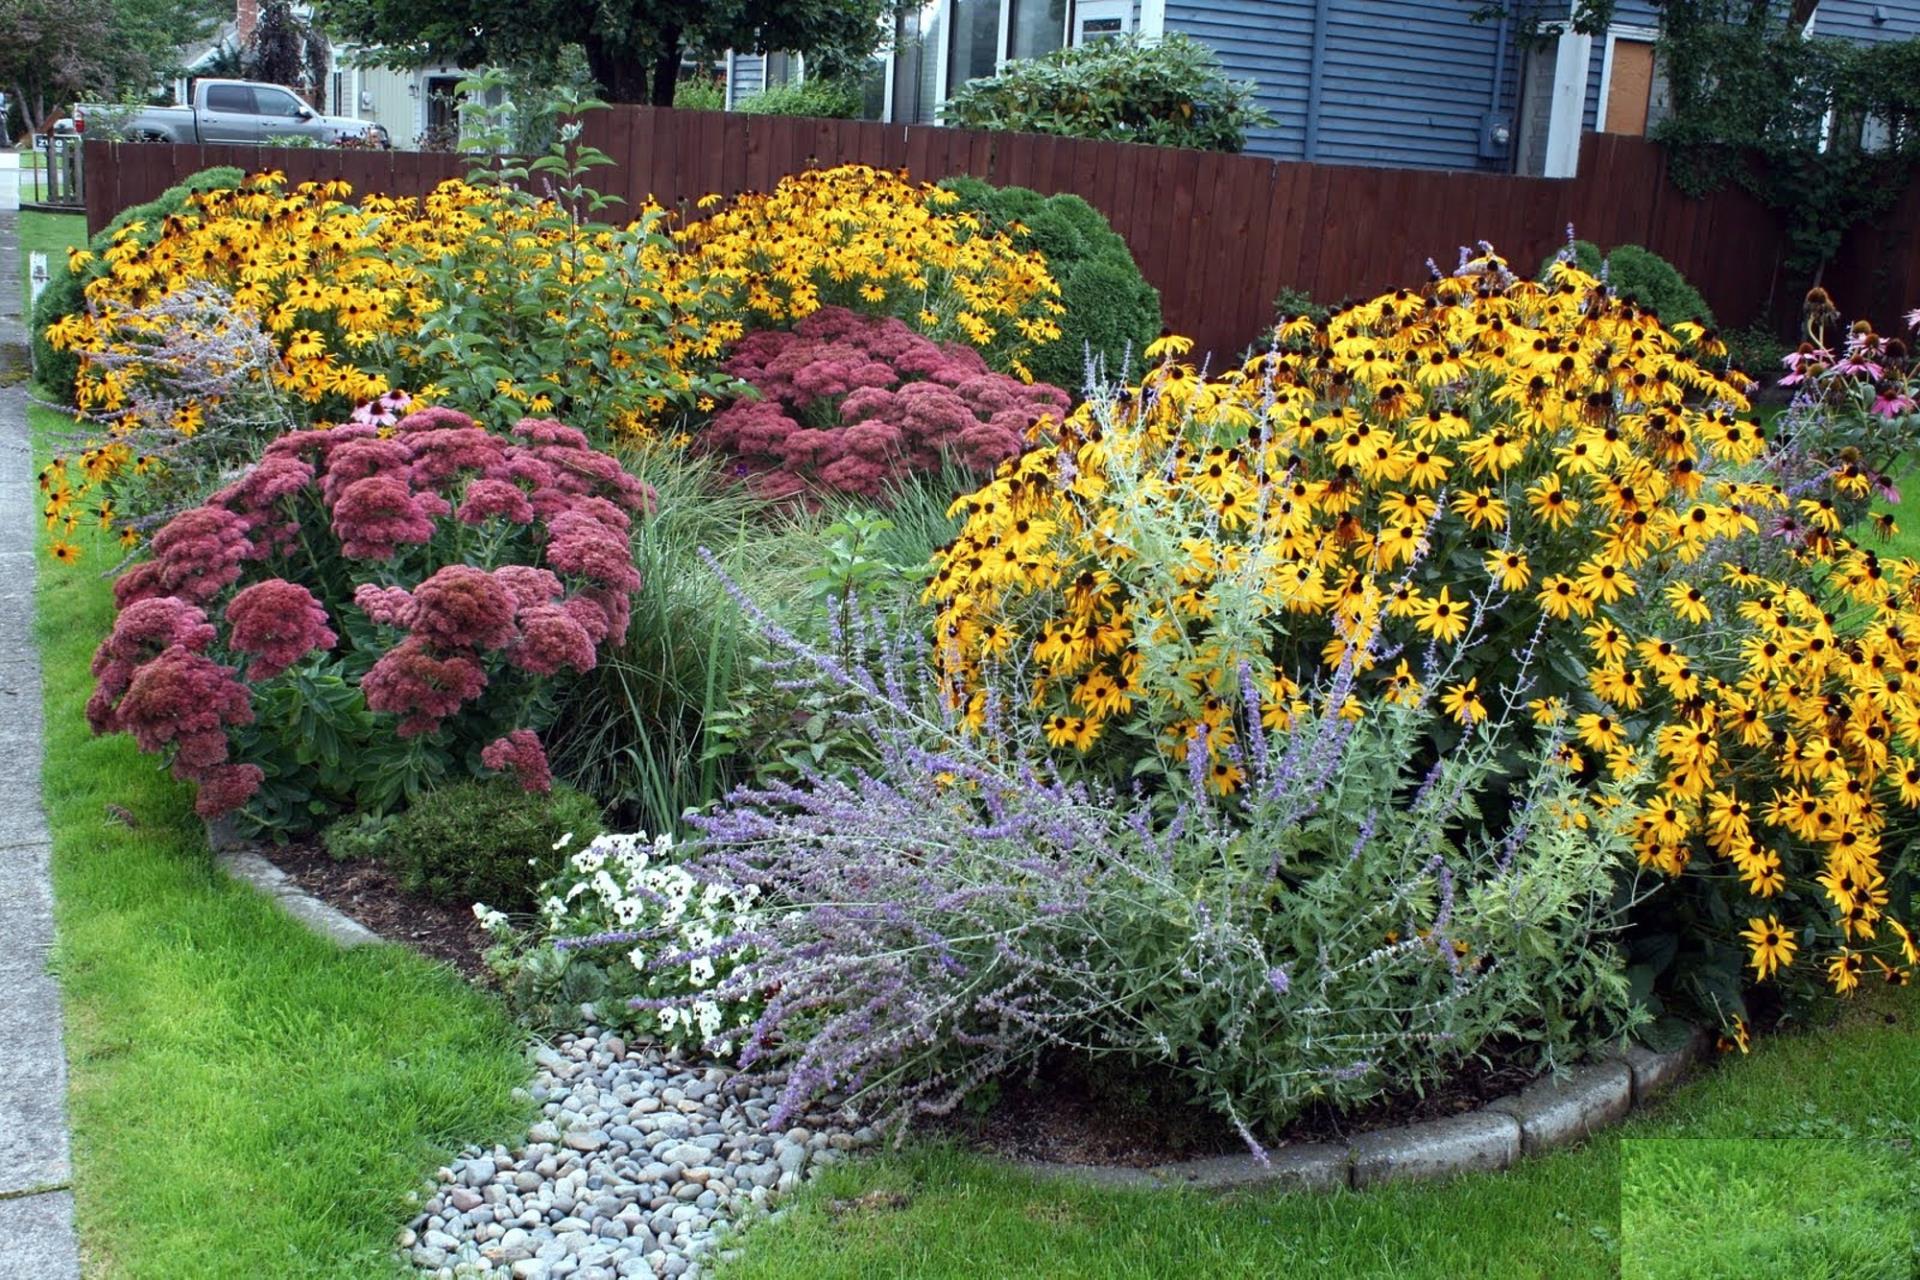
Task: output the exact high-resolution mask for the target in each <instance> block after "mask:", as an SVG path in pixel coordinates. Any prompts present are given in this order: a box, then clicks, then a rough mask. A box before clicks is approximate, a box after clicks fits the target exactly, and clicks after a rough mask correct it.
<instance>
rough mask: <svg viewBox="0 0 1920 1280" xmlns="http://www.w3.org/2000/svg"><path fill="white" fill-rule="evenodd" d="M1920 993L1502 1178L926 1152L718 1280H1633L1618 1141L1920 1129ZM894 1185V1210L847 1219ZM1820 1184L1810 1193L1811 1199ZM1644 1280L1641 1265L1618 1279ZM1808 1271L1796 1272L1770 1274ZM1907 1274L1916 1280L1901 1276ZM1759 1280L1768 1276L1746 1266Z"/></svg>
mask: <svg viewBox="0 0 1920 1280" xmlns="http://www.w3.org/2000/svg"><path fill="white" fill-rule="evenodd" d="M1916 1055H1920V996H1916V994H1915V993H1914V992H1913V991H1911V990H1909V991H1900V992H1888V991H1885V990H1877V991H1875V992H1874V993H1873V994H1872V995H1871V996H1869V997H1867V998H1864V999H1863V1000H1861V1001H1860V1002H1859V1003H1858V1004H1857V1005H1856V1006H1855V1007H1853V1008H1851V1009H1849V1010H1848V1012H1847V1015H1846V1017H1845V1018H1844V1019H1843V1020H1842V1021H1841V1023H1840V1024H1839V1025H1838V1026H1836V1027H1834V1028H1832V1029H1824V1030H1819V1031H1811V1032H1799V1033H1793V1034H1782V1035H1778V1036H1773V1037H1768V1038H1765V1039H1763V1040H1762V1041H1761V1042H1759V1043H1757V1044H1756V1045H1755V1047H1754V1051H1753V1054H1752V1055H1751V1056H1750V1057H1746V1058H1738V1057H1736V1058H1734V1059H1732V1060H1730V1061H1725V1062H1722V1063H1721V1064H1720V1065H1719V1066H1718V1067H1717V1068H1716V1069H1715V1070H1713V1071H1711V1072H1709V1073H1707V1074H1705V1075H1704V1076H1703V1077H1702V1078H1700V1079H1698V1080H1695V1081H1693V1082H1691V1083H1689V1084H1688V1085H1686V1086H1685V1087H1683V1088H1682V1089H1680V1090H1679V1091H1677V1092H1676V1093H1675V1094H1674V1095H1672V1096H1671V1097H1669V1098H1667V1099H1666V1100H1664V1101H1662V1102H1660V1103H1659V1104H1658V1105H1656V1106H1655V1107H1653V1108H1651V1109H1650V1110H1648V1111H1647V1112H1645V1113H1642V1114H1640V1115H1637V1116H1636V1117H1635V1118H1634V1119H1633V1120H1631V1121H1629V1123H1628V1124H1626V1125H1625V1126H1623V1127H1622V1128H1621V1129H1619V1130H1617V1131H1614V1132H1611V1133H1608V1134H1605V1135H1602V1136H1601V1137H1599V1138H1597V1139H1595V1140H1594V1141H1592V1142H1591V1143H1589V1144H1587V1145H1586V1146H1585V1147H1582V1148H1580V1149H1577V1150H1573V1151H1567V1152H1562V1153H1559V1154H1555V1155H1552V1156H1548V1157H1545V1158H1542V1159H1537V1160H1528V1161H1524V1162H1522V1163H1521V1164H1520V1165H1519V1166H1518V1167H1517V1168H1515V1169H1513V1170H1511V1171H1509V1172H1507V1173H1504V1174H1498V1175H1490V1176H1473V1177H1467V1178H1462V1179H1459V1180H1457V1181H1455V1182H1452V1183H1448V1184H1441V1185H1433V1186H1415V1187H1389V1188H1386V1189H1383V1190H1379V1191H1373V1192H1368V1193H1365V1194H1352V1193H1341V1194H1337V1195H1332V1196H1279V1195H1274V1194H1263V1193H1258V1192H1245V1193H1240V1194H1235V1195H1229V1196H1204V1195H1199V1194H1194V1193H1186V1192H1148V1193H1142V1192H1116V1191H1098V1190H1091V1189H1088V1188H1086V1187H1082V1186H1080V1185H1078V1184H1075V1183H1068V1182H1062V1181H1058V1180H1052V1181H1047V1180H1038V1179H1034V1178H1031V1177H1027V1176H1024V1175H1021V1174H1017V1173H1014V1172H1012V1171H1010V1170H1008V1169H1006V1168H1004V1167H1002V1166H998V1165H995V1164H993V1163H991V1162H988V1161H984V1160H981V1159H978V1158H976V1157H972V1156H969V1155H965V1154H962V1153H959V1152H956V1151H953V1150H951V1149H946V1148H938V1147H924V1146H914V1147H909V1149H908V1150H907V1151H906V1152H904V1153H902V1154H897V1155H886V1156H882V1157H879V1158H877V1159H874V1160H871V1161H864V1162H860V1163H857V1164H854V1165H851V1166H848V1167H845V1168H842V1169H837V1170H833V1171H831V1172H830V1173H829V1174H828V1175H827V1176H826V1177H824V1178H822V1179H821V1181H820V1182H819V1183H818V1184H817V1185H814V1186H812V1187H810V1188H808V1189H807V1190H806V1191H805V1192H803V1193H802V1194H801V1195H800V1196H799V1197H798V1198H797V1199H796V1200H795V1201H794V1209H793V1212H792V1213H791V1214H789V1215H788V1216H787V1217H786V1218H785V1219H783V1220H782V1221H781V1222H779V1223H776V1224H771V1225H767V1226H763V1227H758V1228H755V1229H754V1230H753V1231H752V1232H751V1234H750V1235H748V1236H747V1237H746V1241H745V1243H746V1244H747V1248H746V1250H745V1254H744V1256H743V1257H741V1258H740V1259H739V1260H737V1261H736V1262H734V1263H733V1264H731V1265H729V1266H726V1267H723V1268H722V1269H721V1270H720V1273H719V1274H720V1276H721V1278H722V1280H813V1278H814V1277H820V1278H823V1280H824V1278H825V1277H849V1278H853V1277H860V1278H865V1277H875V1278H878V1277H901V1278H902V1280H905V1278H907V1277H912V1278H913V1280H941V1278H943V1277H953V1278H954V1280H962V1278H963V1277H975V1276H1046V1277H1048V1278H1049V1280H1056V1278H1065V1277H1082V1276H1084V1277H1089V1278H1092V1277H1102V1278H1105V1277H1140V1278H1141V1280H1147V1278H1148V1277H1166V1276H1239V1275H1249V1276H1250V1275H1256V1274H1276V1273H1277V1274H1301V1275H1313V1276H1316V1277H1353V1278H1354V1280H1360V1278H1361V1277H1368V1278H1374V1277H1377V1278H1380V1280H1391V1278H1396V1277H1397V1278H1400V1280H1442V1278H1444V1280H1463V1278H1466V1277H1474V1278H1476V1280H1478V1278H1485V1280H1507V1278H1509V1277H1511V1278H1514V1280H1520V1278H1523V1277H1524V1278H1526V1280H1533V1278H1535V1277H1538V1278H1540V1280H1549V1278H1550V1280H1584V1278H1586V1277H1606V1276H1614V1275H1621V1274H1623V1272H1622V1269H1621V1247H1620V1237H1621V1230H1620V1222H1621V1219H1620V1163H1621V1154H1620V1153H1621V1148H1622V1146H1623V1139H1630V1140H1640V1139H1650V1138H1675V1137H1689V1138H1828V1139H1865V1138H1873V1139H1912V1138H1914V1137H1920V1071H1915V1070H1914V1069H1913V1065H1912V1064H1913V1063H1914V1062H1915V1061H1916ZM874 1189H884V1190H889V1191H897V1192H900V1193H902V1194H903V1195H904V1196H905V1197H906V1203H905V1205H904V1207H901V1208H872V1209H860V1208H855V1209H852V1210H850V1211H849V1210H847V1209H846V1206H845V1205H841V1206H839V1209H840V1210H841V1211H838V1212H836V1206H835V1205H834V1204H833V1202H834V1201H835V1200H841V1201H847V1200H852V1199H854V1198H855V1197H858V1196H860V1195H861V1194H862V1193H864V1192H866V1191H869V1190H874ZM1820 1190H1821V1188H1819V1187H1810V1188H1809V1189H1808V1194H1813V1195H1817V1194H1819V1193H1820ZM1624 1274H1625V1275H1626V1276H1627V1277H1628V1280H1633V1274H1634V1273H1632V1272H1625V1273H1624ZM1778 1274H1779V1276H1780V1278H1781V1280H1798V1275H1797V1273H1778ZM1903 1274H1905V1273H1903ZM1746 1275H1747V1276H1748V1277H1749V1280H1773V1278H1774V1275H1775V1273H1769V1272H1748V1273H1746Z"/></svg>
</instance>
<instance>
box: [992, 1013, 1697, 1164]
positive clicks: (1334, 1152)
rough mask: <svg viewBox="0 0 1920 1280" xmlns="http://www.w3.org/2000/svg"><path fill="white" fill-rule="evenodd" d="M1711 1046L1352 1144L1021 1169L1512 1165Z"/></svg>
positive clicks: (1646, 1056) (1693, 1035)
mask: <svg viewBox="0 0 1920 1280" xmlns="http://www.w3.org/2000/svg"><path fill="white" fill-rule="evenodd" d="M1706 1048H1707V1037H1706V1033H1705V1032H1703V1031H1701V1030H1700V1029H1699V1028H1697V1027H1696V1028H1694V1029H1693V1030H1692V1031H1690V1032H1689V1034H1688V1036H1687V1041H1686V1043H1685V1044H1684V1045H1682V1046H1681V1047H1679V1048H1678V1049H1673V1050H1670V1051H1668V1052H1665V1053H1660V1052H1657V1051H1655V1050H1653V1049H1649V1048H1647V1047H1646V1046H1645V1045H1641V1044H1635V1045H1633V1046H1631V1047H1629V1048H1628V1049H1626V1050H1624V1051H1621V1052H1616V1053H1614V1054H1613V1055H1611V1056H1610V1057H1607V1058H1605V1059H1602V1060H1601V1061H1599V1062H1593V1063H1586V1064H1582V1065H1581V1066H1577V1067H1574V1068H1572V1069H1571V1070H1569V1071H1566V1072H1564V1073H1563V1074H1561V1075H1560V1076H1558V1077H1549V1078H1546V1079H1542V1080H1537V1081H1535V1082H1534V1083H1533V1084H1530V1085H1528V1086H1527V1087H1526V1088H1524V1089H1522V1090H1521V1091H1520V1092H1519V1093H1516V1094H1512V1095H1510V1096H1508V1097H1505V1098H1496V1099H1494V1100H1493V1101H1492V1102H1489V1103H1487V1104H1486V1105H1484V1106H1482V1107H1480V1108H1479V1109H1478V1110H1476V1111H1470V1112H1467V1113H1466V1114H1464V1115H1458V1116H1447V1117H1445V1118H1443V1119H1439V1120H1426V1121H1422V1122H1420V1123H1418V1124H1409V1125H1398V1126H1395V1127H1393V1128H1388V1129H1375V1130H1371V1131H1369V1132H1366V1133H1359V1134H1355V1135H1354V1136H1353V1137H1352V1138H1351V1139H1349V1140H1348V1141H1346V1142H1315V1143H1302V1144H1300V1145H1298V1146H1283V1147H1278V1148H1276V1149H1274V1150H1272V1151H1269V1152H1268V1153H1267V1158H1266V1160H1265V1161H1264V1162H1263V1161H1262V1160H1261V1159H1260V1158H1259V1157H1257V1156H1254V1155H1252V1154H1246V1155H1232V1156H1208V1157H1206V1158H1203V1159H1198V1160H1182V1161H1179V1162H1177V1163H1173V1164H1162V1165H1154V1166H1151V1167H1149V1168H1144V1169H1138V1168H1128V1167H1123V1166H1115V1165H1080V1164H1060V1163H1055V1162H1052V1161H1042V1160H1023V1161H1017V1162H1015V1167H1017V1168H1020V1169H1023V1170H1025V1171H1026V1172H1029V1173H1035V1174H1041V1175H1043V1176H1048V1177H1060V1178H1070V1179H1076V1180H1079V1181H1083V1182H1091V1183H1095V1184H1098V1185H1102V1186H1109V1187H1172V1186H1184V1187H1196V1188H1201V1189H1205V1190H1215V1191H1224V1190H1229V1189H1232V1188H1237V1187H1256V1186H1269V1187H1275V1188H1278V1189H1281V1190H1286V1191H1334V1190H1339V1189H1341V1188H1351V1189H1352V1190H1355V1191H1364V1190H1366V1189H1367V1188H1369V1187H1376V1186H1380V1185H1382V1184H1383V1183H1388V1182H1416V1181H1424V1180H1427V1179H1433V1178H1450V1177H1453V1176H1454V1175H1455V1174H1461V1173H1484V1172H1491V1171H1495V1170H1500V1169H1505V1168H1507V1167H1508V1166H1510V1165H1512V1164H1514V1163H1515V1162H1517V1161H1518V1160H1519V1159H1520V1158H1521V1157H1522V1156H1531V1155H1538V1154H1540V1153H1541V1152H1544V1151H1551V1150H1553V1149H1554V1148H1556V1147H1564V1146H1568V1145H1571V1144H1572V1143H1575V1142H1579V1141H1581V1140H1582V1139H1584V1138H1586V1137H1588V1136H1589V1135H1591V1134H1594V1133H1598V1132H1599V1131H1600V1130H1602V1129H1606V1128H1609V1127H1611V1126H1613V1125H1615V1124H1618V1123H1619V1122H1620V1121H1621V1120H1624V1119H1625V1118H1626V1117H1627V1114H1628V1113H1629V1112H1631V1111H1632V1110H1633V1109H1634V1108H1636V1107H1639V1106H1643V1105H1645V1104H1646V1102H1647V1101H1649V1100H1650V1099H1652V1098H1653V1097H1654V1096H1655V1095H1657V1094H1660V1093H1663V1092H1665V1091H1666V1090H1667V1089H1668V1088H1670V1087H1672V1085H1673V1084H1674V1083H1675V1082H1676V1081H1678V1080H1679V1079H1680V1077H1681V1076H1683V1075H1684V1074H1686V1071H1687V1069H1688V1068H1689V1067H1691V1066H1692V1065H1693V1064H1694V1063H1695V1062H1696V1061H1698V1060H1699V1059H1700V1058H1701V1056H1702V1055H1703V1054H1705V1052H1706Z"/></svg>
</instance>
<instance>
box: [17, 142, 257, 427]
mask: <svg viewBox="0 0 1920 1280" xmlns="http://www.w3.org/2000/svg"><path fill="white" fill-rule="evenodd" d="M245 177H246V175H245V174H243V173H241V172H240V170H238V169H236V168H234V167H233V166H232V165H221V166H219V167H217V168H213V169H202V170H201V171H200V172H199V173H196V174H194V175H192V176H191V177H189V178H188V179H187V180H186V181H184V182H182V183H180V184H179V185H177V186H172V187H168V188H167V189H166V190H165V191H162V192H161V193H160V194H159V195H158V196H156V197H154V198H153V199H152V200H149V201H148V202H147V203H145V204H137V205H134V206H133V207H132V208H130V209H124V210H122V211H121V212H120V214H119V216H118V217H116V218H114V220H113V221H112V222H109V223H108V224H107V225H106V226H105V227H103V228H101V230H100V233H99V234H98V235H96V236H94V237H93V239H92V240H91V241H90V242H89V243H88V245H87V247H88V248H89V249H91V250H92V251H93V254H94V262H93V263H92V264H90V265H89V266H87V267H86V268H83V269H82V270H81V271H80V273H79V274H77V275H76V274H74V273H72V272H68V271H58V270H56V271H54V272H52V273H51V275H50V278H49V279H48V280H47V287H46V288H45V289H43V290H42V291H41V293H40V300H39V301H38V302H36V303H35V304H34V307H33V323H32V325H31V326H29V328H30V333H29V335H28V336H29V339H30V341H31V343H32V348H33V370H34V377H35V378H37V379H38V380H39V382H40V385H41V386H42V387H43V388H45V389H46V391H47V392H48V394H50V395H52V396H54V397H56V398H58V399H59V400H60V401H62V402H63V403H64V402H67V401H71V400H72V399H73V382H74V379H75V378H76V377H78V376H79V374H80V357H79V355H78V354H77V353H75V352H72V351H55V350H54V349H53V348H52V346H50V345H49V344H48V343H47V339H46V332H47V326H48V325H51V324H53V323H54V322H55V321H57V320H59V319H61V318H62V317H65V316H69V315H72V314H73V313H74V312H76V311H78V310H80V308H81V307H82V306H84V305H85V303H86V298H85V296H84V295H83V294H82V292H81V290H82V289H84V288H85V287H86V283H87V281H88V280H90V279H92V278H93V277H94V276H95V275H97V274H99V273H100V272H101V271H103V270H104V269H105V268H104V267H103V266H102V265H101V263H100V255H101V254H103V253H104V252H106V250H107V249H108V248H109V247H110V246H111V245H112V244H113V238H114V236H115V235H117V234H119V232H120V229H121V228H122V227H125V226H126V225H127V224H128V223H130V222H134V221H136V220H137V221H139V222H143V223H145V224H146V226H147V230H146V231H144V232H143V233H142V238H143V239H145V240H147V241H148V242H149V243H151V242H152V241H153V240H155V239H158V238H159V235H160V223H161V222H163V221H165V219H166V217H167V215H168V214H170V213H177V212H179V210H180V208H181V207H182V206H183V205H185V204H186V203H187V198H188V197H189V196H191V195H193V194H194V193H195V192H199V191H212V190H214V189H216V188H219V187H237V186H239V185H240V183H241V181H242V180H243V179H244V178H245Z"/></svg>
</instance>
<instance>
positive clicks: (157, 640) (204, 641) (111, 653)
mask: <svg viewBox="0 0 1920 1280" xmlns="http://www.w3.org/2000/svg"><path fill="white" fill-rule="evenodd" d="M216 634H217V633H216V632H215V631H214V628H213V625H212V624H211V623H209V622H208V621H207V615H206V614H205V613H203V612H201V611H200V610H199V609H198V608H196V607H195V606H193V605H191V604H188V603H187V602H186V601H185V600H182V599H180V598H179V597H178V596H147V597H144V598H142V599H139V600H135V601H132V602H131V603H129V604H128V605H127V606H126V608H124V609H122V610H121V611H120V613H119V616H117V617H116V618H114V620H113V630H112V632H110V633H109V634H108V636H107V638H106V639H105V640H102V641H101V642H100V647H99V648H98V649H96V650H95V651H94V654H93V668H92V670H93V677H94V689H93V695H92V696H91V697H90V698H88V699H87V723H88V725H90V726H91V727H92V729H93V731H94V732H95V733H111V732H112V731H113V729H114V711H115V707H116V706H117V704H118V703H119V701H120V698H121V696H122V695H123V694H125V693H126V691H127V687H128V686H129V685H130V684H132V683H133V677H134V675H135V673H136V672H138V671H139V669H140V667H141V666H142V665H144V664H146V663H148V662H151V661H153V660H154V659H155V658H156V657H158V656H159V655H160V654H162V653H165V652H166V651H167V650H168V649H172V648H175V647H178V648H181V649H184V650H186V651H187V652H189V653H201V652H203V651H205V649H206V647H207V646H208V645H210V644H212V643H213V641H214V637H215V635H216Z"/></svg>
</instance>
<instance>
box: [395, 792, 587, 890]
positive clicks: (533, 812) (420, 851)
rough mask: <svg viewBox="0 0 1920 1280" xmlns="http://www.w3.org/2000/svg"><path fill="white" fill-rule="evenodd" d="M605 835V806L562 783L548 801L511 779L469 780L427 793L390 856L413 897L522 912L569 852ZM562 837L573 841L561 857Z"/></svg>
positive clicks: (398, 825) (404, 820) (398, 830)
mask: <svg viewBox="0 0 1920 1280" xmlns="http://www.w3.org/2000/svg"><path fill="white" fill-rule="evenodd" d="M601 830H602V827H601V822H600V806H599V805H598V804H596V803H595V802H594V801H593V800H592V799H591V798H590V797H588V796H587V795H586V794H585V793H583V792H579V791H575V790H574V789H573V788H572V787H569V786H565V785H563V784H556V785H555V786H554V788H553V790H552V791H550V792H547V793H545V794H544V795H543V794H541V793H539V792H535V791H523V790H521V789H520V787H519V786H517V785H516V784H514V783H513V782H510V781H507V780H504V779H494V780H490V781H486V782H462V783H457V784H455V785H453V786H450V787H441V788H440V789H438V790H436V791H429V792H427V793H426V794H424V795H422V796H421V797H420V798H419V799H418V800H416V801H415V802H414V804H413V807H412V808H410V809H408V810H407V811H406V812H405V813H403V814H401V815H400V817H399V818H398V819H396V820H395V821H394V823H393V825H392V827H391V829H390V830H389V831H388V833H387V838H386V842H385V843H386V855H387V859H388V861H389V863H390V864H391V865H392V867H393V869H394V870H395V871H396V872H397V873H399V876H400V883H401V884H402V885H403V886H404V887H405V888H406V889H408V890H409V891H412V892H415V893H425V894H426V895H427V896H428V897H430V898H436V899H439V900H441V901H446V902H462V901H465V902H484V903H486V904H487V905H488V906H490V907H496V908H499V909H501V910H507V911H523V910H526V909H528V908H530V907H531V906H533V901H534V891H535V890H536V889H538V888H539V887H540V884H541V882H542V881H544V880H547V879H549V878H551V877H552V876H553V875H554V874H555V873H556V872H558V871H559V869H560V865H561V862H562V861H563V859H564V856H565V849H568V848H578V847H580V846H582V845H584V844H586V843H587V842H588V841H589V840H591V839H593V837H594V836H596V835H599V834H600V832H601ZM563 836H570V837H571V838H570V839H569V840H568V841H567V843H566V845H564V846H563V847H562V849H561V850H559V851H556V850H555V849H554V845H555V844H557V843H559V842H560V839H561V837H563Z"/></svg>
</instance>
